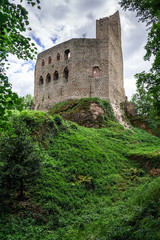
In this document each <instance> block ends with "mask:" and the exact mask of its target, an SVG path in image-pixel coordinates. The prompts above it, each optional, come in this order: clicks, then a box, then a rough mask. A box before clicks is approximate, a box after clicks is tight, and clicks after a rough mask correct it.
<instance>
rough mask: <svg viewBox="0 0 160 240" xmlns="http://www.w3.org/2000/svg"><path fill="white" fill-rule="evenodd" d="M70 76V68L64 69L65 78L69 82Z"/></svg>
mask: <svg viewBox="0 0 160 240" xmlns="http://www.w3.org/2000/svg"><path fill="white" fill-rule="evenodd" d="M68 76H69V71H68V68H67V67H66V68H65V69H64V72H63V77H64V78H65V79H66V80H68Z"/></svg>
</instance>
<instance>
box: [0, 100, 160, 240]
mask: <svg viewBox="0 0 160 240" xmlns="http://www.w3.org/2000/svg"><path fill="white" fill-rule="evenodd" d="M92 102H93V103H96V104H98V105H99V106H100V107H101V108H102V109H103V110H104V113H103V115H101V116H100V115H97V118H96V119H95V120H96V128H93V125H94V121H93V122H92V123H93V125H92V126H90V125H89V127H88V128H87V127H84V126H80V125H78V124H76V123H74V122H71V121H68V120H63V119H62V117H61V116H59V115H55V114H57V113H58V114H60V113H61V112H63V114H61V115H65V114H66V115H67V117H68V116H69V115H70V116H71V115H72V116H76V114H77V110H76V111H74V108H76V109H77V107H78V108H79V109H81V110H84V105H85V109H87V113H88V114H87V116H88V118H87V121H88V123H89V116H90V115H91V114H90V113H91V111H90V110H89V108H88V106H89V105H90V103H92ZM68 106H69V105H68V103H63V104H59V105H57V106H55V107H54V108H53V109H52V110H51V112H50V113H49V114H46V113H44V112H36V111H23V112H21V113H18V112H17V113H14V116H13V117H12V118H14V119H17V121H18V120H19V119H22V120H23V121H24V122H25V123H26V124H27V128H28V129H29V130H30V133H31V136H32V137H33V138H34V140H35V141H36V142H37V143H38V145H39V151H41V153H42V156H43V157H42V170H41V175H40V176H39V178H38V179H37V181H36V184H34V185H33V184H30V185H28V186H27V188H26V192H25V195H26V198H25V200H24V201H18V200H17V199H16V196H15V195H11V196H10V198H8V199H5V201H4V200H3V201H1V202H0V211H1V217H0V239H1V240H42V239H43V240H63V239H65V240H110V239H114V240H125V239H127V240H134V239H135V240H138V239H141V240H151V239H153V240H158V239H160V230H159V226H160V178H159V176H158V174H159V170H158V169H159V168H160V138H157V137H155V136H151V135H149V134H148V133H147V132H145V131H143V130H140V129H136V128H131V129H127V130H124V128H123V127H122V126H121V125H120V124H119V123H118V122H116V120H115V118H114V115H113V113H112V111H111V108H110V107H109V104H108V103H107V102H105V101H101V100H98V99H89V100H80V101H78V102H76V104H75V103H74V104H73V105H72V107H70V108H69V107H68ZM70 106H71V105H70ZM82 106H83V107H82ZM62 109H63V111H62ZM64 109H65V110H64ZM60 110H61V111H60ZM64 112H65V114H64ZM74 112H76V114H73V113H74ZM82 112H83V117H84V111H82ZM52 115H53V116H52ZM63 117H64V116H63ZM84 119H85V118H84ZM92 120H93V118H92ZM11 121H12V120H11ZM84 122H85V121H84ZM99 123H100V124H99Z"/></svg>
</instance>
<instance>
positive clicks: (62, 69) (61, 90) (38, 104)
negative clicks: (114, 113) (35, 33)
mask: <svg viewBox="0 0 160 240" xmlns="http://www.w3.org/2000/svg"><path fill="white" fill-rule="evenodd" d="M82 97H99V98H101V99H108V100H110V101H111V102H113V103H114V102H119V103H120V102H121V101H123V100H124V99H125V95H124V89H123V59H122V50H121V36H120V21H119V14H118V13H115V14H114V15H113V16H111V17H109V18H103V19H100V20H97V21H96V39H86V38H80V39H71V40H69V41H66V42H64V43H61V44H59V45H57V46H54V47H52V48H50V49H48V50H46V51H44V52H42V53H40V54H39V55H38V57H37V63H36V67H35V80H34V103H35V108H36V109H43V110H47V109H50V108H51V107H52V106H53V105H54V104H55V103H57V102H62V101H65V100H67V99H69V98H73V99H76V98H82Z"/></svg>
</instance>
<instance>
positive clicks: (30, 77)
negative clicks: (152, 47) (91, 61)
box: [8, 0, 149, 98]
mask: <svg viewBox="0 0 160 240" xmlns="http://www.w3.org/2000/svg"><path fill="white" fill-rule="evenodd" d="M16 1H18V0H16ZM18 2H19V1H18ZM23 4H24V6H25V7H26V8H27V10H28V12H29V21H30V26H31V28H32V31H31V32H29V31H28V32H27V33H26V35H27V36H31V37H33V36H34V39H33V42H35V43H36V46H37V48H38V52H41V51H43V50H44V49H47V48H49V47H52V46H53V45H55V44H58V43H61V42H63V41H66V40H68V39H71V38H75V37H82V35H83V34H84V33H86V37H88V38H93V37H95V32H96V22H95V20H96V19H99V18H103V17H106V16H109V15H111V14H113V13H114V12H115V11H117V10H120V16H121V27H122V46H123V56H124V82H125V91H126V95H128V96H129V98H130V96H131V95H132V94H133V92H134V91H135V89H136V88H135V79H134V77H133V75H134V74H135V73H138V72H141V71H143V70H145V69H148V68H149V64H148V63H146V62H144V61H143V56H144V53H145V52H144V49H143V47H144V45H145V42H146V36H147V33H146V32H145V25H144V24H141V23H138V22H137V21H138V19H137V18H136V17H135V14H134V13H131V12H124V11H122V10H121V9H120V8H119V5H118V1H113V0H99V1H97V0H61V1H59V0H54V1H53V0H41V4H40V5H41V10H38V9H37V8H36V7H31V6H28V5H27V4H26V3H25V2H23ZM54 39H57V40H56V42H55V43H54V42H53V40H54ZM9 60H10V63H11V65H10V69H9V71H8V76H9V81H10V82H11V83H12V85H13V90H14V91H15V92H18V94H19V95H26V94H27V93H31V94H33V84H34V71H33V64H34V63H35V61H33V62H32V61H28V62H25V61H23V60H18V59H17V58H16V57H13V56H10V58H9Z"/></svg>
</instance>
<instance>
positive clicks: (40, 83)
mask: <svg viewBox="0 0 160 240" xmlns="http://www.w3.org/2000/svg"><path fill="white" fill-rule="evenodd" d="M39 85H43V77H42V76H40V78H39Z"/></svg>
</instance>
